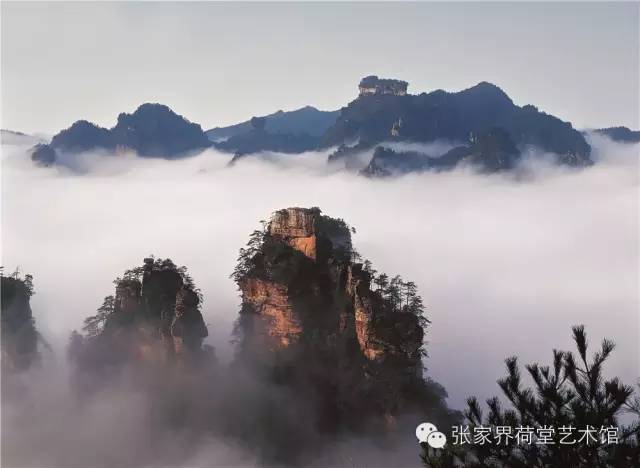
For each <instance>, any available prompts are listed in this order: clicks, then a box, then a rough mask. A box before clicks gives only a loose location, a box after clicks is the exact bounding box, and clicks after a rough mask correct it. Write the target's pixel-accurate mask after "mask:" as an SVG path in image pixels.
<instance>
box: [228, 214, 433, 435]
mask: <svg viewBox="0 0 640 468" xmlns="http://www.w3.org/2000/svg"><path fill="white" fill-rule="evenodd" d="M358 259H359V257H358V254H357V253H356V252H355V251H354V250H353V248H352V244H351V229H350V228H349V226H348V225H347V224H346V223H345V222H344V221H343V220H341V219H334V218H330V217H328V216H325V215H323V214H322V213H321V211H320V210H319V209H318V208H310V209H307V208H288V209H284V210H279V211H277V212H276V213H274V215H273V216H272V218H271V220H270V221H269V222H268V223H265V225H264V229H262V230H256V231H255V232H254V233H253V234H252V236H251V239H250V241H249V243H248V245H247V248H246V249H242V250H241V253H240V258H239V263H238V266H237V268H236V270H235V271H234V274H233V277H234V279H235V280H236V281H237V283H238V286H239V288H240V291H241V295H242V310H241V314H240V319H239V321H238V326H237V333H238V335H239V336H238V343H239V359H240V360H241V361H244V362H252V363H254V364H256V365H257V366H258V367H259V368H262V369H268V370H269V372H273V373H274V374H275V375H277V376H278V377H279V379H280V380H281V381H282V382H283V383H286V384H287V385H290V386H292V387H294V388H300V389H301V390H302V389H306V390H305V391H306V392H308V394H309V398H310V399H312V400H313V399H315V400H316V402H317V405H318V406H319V407H321V408H322V411H319V412H318V414H317V417H318V418H319V420H320V424H321V426H324V427H326V428H335V427H343V426H345V425H346V426H348V427H351V426H358V424H364V423H365V421H371V420H374V421H376V420H377V421H378V422H379V423H381V424H383V425H386V426H389V425H390V424H391V425H393V421H395V417H396V415H398V414H400V413H401V412H402V411H403V410H406V409H407V408H409V407H411V406H414V405H418V406H422V405H427V406H430V407H432V408H433V407H434V406H436V407H439V409H440V410H442V411H444V410H443V407H442V406H441V403H442V402H441V398H442V396H443V395H442V394H438V392H435V391H434V388H433V387H431V386H430V385H428V384H427V382H426V381H425V379H424V377H423V369H422V356H423V352H424V351H423V337H424V331H423V329H424V327H425V326H426V325H427V323H428V320H427V319H426V318H425V317H424V315H423V306H422V301H421V299H420V297H419V296H418V294H417V291H416V287H415V284H413V283H412V282H404V281H403V280H402V279H401V278H400V277H399V276H396V277H394V278H392V279H389V278H388V276H387V275H385V274H377V272H375V271H374V270H373V269H372V267H371V263H370V262H368V261H365V262H364V263H359V262H358Z"/></svg>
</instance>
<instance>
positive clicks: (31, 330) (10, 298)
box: [0, 269, 40, 371]
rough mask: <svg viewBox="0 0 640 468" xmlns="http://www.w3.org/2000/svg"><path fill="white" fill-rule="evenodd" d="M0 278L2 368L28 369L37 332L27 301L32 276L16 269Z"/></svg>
mask: <svg viewBox="0 0 640 468" xmlns="http://www.w3.org/2000/svg"><path fill="white" fill-rule="evenodd" d="M0 280H1V287H0V292H1V295H2V297H1V299H0V300H1V304H2V315H1V332H2V333H1V344H2V367H3V369H6V370H10V371H19V370H24V369H27V368H29V366H30V365H31V364H32V363H33V362H34V361H35V360H36V359H37V358H38V342H39V340H40V334H39V333H38V331H37V330H36V326H35V320H34V318H33V315H32V312H31V306H30V304H29V300H30V298H31V296H33V294H35V292H34V289H33V277H32V276H31V275H29V274H27V275H24V277H23V276H22V275H21V273H20V271H19V270H18V269H16V270H15V271H14V272H13V273H12V274H11V275H10V276H4V275H2V276H1V277H0Z"/></svg>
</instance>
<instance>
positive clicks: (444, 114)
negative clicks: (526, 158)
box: [322, 82, 592, 166]
mask: <svg viewBox="0 0 640 468" xmlns="http://www.w3.org/2000/svg"><path fill="white" fill-rule="evenodd" d="M492 128H502V129H504V130H505V131H506V132H507V133H508V135H509V137H510V138H511V139H512V140H513V142H514V143H515V144H516V145H522V146H526V145H531V146H535V147H538V148H540V149H542V150H543V151H547V152H552V153H555V154H557V155H558V156H559V161H560V162H561V163H564V164H568V165H572V166H583V165H589V164H591V163H592V161H591V158H590V154H591V147H590V146H589V144H588V143H587V141H586V140H585V138H584V136H583V135H582V134H581V133H580V132H579V131H577V130H575V129H574V128H573V127H572V126H571V124H570V123H568V122H563V121H562V120H560V119H558V118H556V117H554V116H552V115H550V114H546V113H544V112H540V111H539V110H538V109H537V108H536V107H535V106H532V105H526V106H523V107H520V106H517V105H515V104H514V103H513V101H512V100H511V99H510V98H509V96H507V94H506V93H505V92H504V91H503V90H502V89H500V88H499V87H497V86H495V85H493V84H491V83H487V82H482V83H479V84H478V85H476V86H473V87H471V88H469V89H466V90H463V91H459V92H456V93H448V92H445V91H442V90H437V91H434V92H431V93H428V94H427V93H423V94H419V95H410V94H406V95H394V94H371V95H360V96H359V97H358V98H357V99H355V100H354V101H352V102H351V103H349V105H348V106H346V107H344V108H342V110H341V114H340V117H339V118H338V120H337V121H336V123H335V125H333V126H332V127H331V128H329V129H328V130H327V132H326V133H325V135H324V137H323V142H322V146H324V147H331V146H334V145H340V144H343V143H345V142H349V141H352V142H359V143H360V144H361V145H362V144H367V145H370V146H374V145H376V144H378V143H381V142H383V141H388V140H394V141H415V142H429V141H435V140H438V139H442V140H449V141H466V140H468V139H469V136H470V135H471V134H474V133H475V134H479V133H482V132H485V131H488V130H489V129H492Z"/></svg>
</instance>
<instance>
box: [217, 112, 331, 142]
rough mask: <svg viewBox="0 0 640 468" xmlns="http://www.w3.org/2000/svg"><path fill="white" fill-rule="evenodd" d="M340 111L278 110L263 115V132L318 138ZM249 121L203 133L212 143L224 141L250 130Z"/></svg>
mask: <svg viewBox="0 0 640 468" xmlns="http://www.w3.org/2000/svg"><path fill="white" fill-rule="evenodd" d="M339 114H340V111H321V110H318V109H316V108H315V107H312V106H305V107H301V108H300V109H295V110H292V111H283V110H279V111H277V112H274V113H273V114H269V115H265V116H263V118H264V119H265V120H266V125H265V127H264V130H265V131H266V132H268V133H284V134H293V135H300V134H307V135H309V136H312V137H320V136H322V135H323V134H324V132H325V131H326V130H327V129H328V128H329V127H331V126H332V125H333V124H334V123H335V121H336V119H337V118H338V115H339ZM252 128H253V127H252V125H251V119H249V120H247V121H245V122H241V123H238V124H235V125H229V126H227V127H215V128H212V129H211V130H207V131H206V132H205V133H206V134H207V137H209V139H210V140H212V141H219V140H224V139H227V138H230V137H234V136H237V135H240V134H243V133H247V132H249V131H251V130H252Z"/></svg>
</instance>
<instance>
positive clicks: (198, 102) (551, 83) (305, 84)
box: [0, 2, 639, 134]
mask: <svg viewBox="0 0 640 468" xmlns="http://www.w3.org/2000/svg"><path fill="white" fill-rule="evenodd" d="M0 8H1V13H2V122H1V127H2V128H5V129H8V130H15V131H22V132H26V133H44V134H54V133H57V132H58V131H59V130H61V129H63V128H67V127H68V126H70V125H71V124H72V123H73V122H74V121H76V120H79V119H86V120H89V121H92V122H95V123H96V124H98V125H101V126H105V127H111V126H113V125H114V124H115V122H116V119H117V116H118V114H119V113H120V112H131V111H133V110H134V109H135V108H136V107H137V106H138V105H139V104H141V103H143V102H160V103H163V104H167V105H168V106H170V107H171V108H172V109H173V110H175V111H176V112H178V113H179V114H182V115H184V116H185V117H187V118H188V119H189V120H191V121H193V122H197V123H199V124H201V125H202V127H203V129H209V128H212V127H215V126H224V125H229V124H233V123H237V122H240V121H244V120H247V119H249V118H250V117H252V116H255V115H265V114H269V113H272V112H275V111H277V110H279V109H283V110H293V109H296V108H300V107H303V106H305V105H312V106H314V107H317V108H319V109H322V110H337V109H340V107H342V106H344V105H346V104H347V103H348V102H349V101H350V100H352V99H354V98H355V97H356V95H357V84H358V82H359V80H360V79H361V78H362V77H363V76H365V75H369V74H377V75H379V76H383V77H393V78H400V79H404V80H406V81H408V82H409V92H411V93H415V94H418V93H420V92H430V91H433V90H435V89H445V90H448V91H457V90H461V89H465V88H468V87H470V86H473V85H475V84H477V83H478V82H480V81H489V82H492V83H494V84H496V85H498V86H500V87H501V88H503V89H504V90H505V92H506V93H507V94H509V96H510V97H511V98H512V99H513V100H514V102H515V103H516V104H518V105H524V104H534V105H536V106H538V107H539V108H540V109H541V110H543V111H545V112H548V113H551V114H553V115H555V116H557V117H559V118H561V119H563V120H568V121H570V122H572V123H573V125H574V126H575V127H576V128H599V127H608V126H616V125H626V126H628V127H631V128H634V129H637V128H638V127H639V116H638V100H639V94H638V85H637V84H638V77H639V72H638V51H639V48H638V34H639V28H638V24H639V21H638V5H637V4H633V3H606V4H601V3H569V4H565V3H519V2H518V3H451V4H441V3H391V4H390V3H375V4H367V3H325V4H322V3H283V4H272V3H259V4H255V3H236V4H229V3H175V2H173V3H172V2H167V3H149V2H143V3H120V2H119V3H109V2H100V3H97V2H96V3H65V2H53V3H17V2H2V5H1V6H0ZM62 24H64V27H63V28H62V27H61V25H62ZM594 25H597V27H594Z"/></svg>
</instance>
